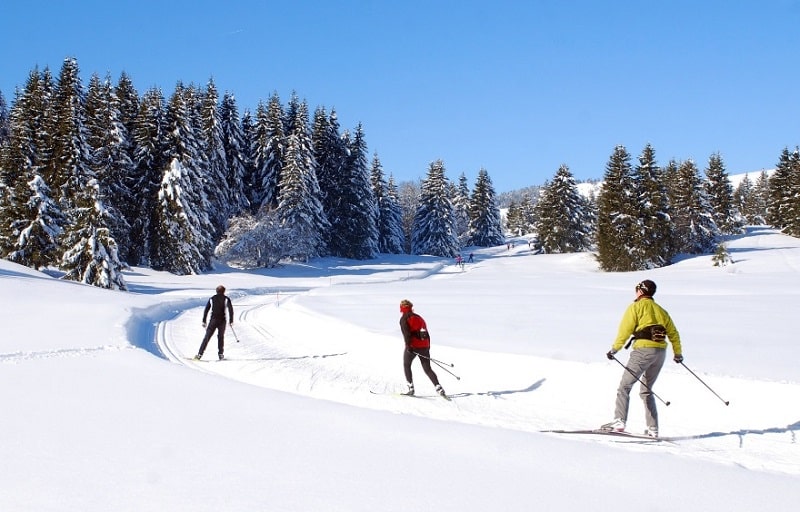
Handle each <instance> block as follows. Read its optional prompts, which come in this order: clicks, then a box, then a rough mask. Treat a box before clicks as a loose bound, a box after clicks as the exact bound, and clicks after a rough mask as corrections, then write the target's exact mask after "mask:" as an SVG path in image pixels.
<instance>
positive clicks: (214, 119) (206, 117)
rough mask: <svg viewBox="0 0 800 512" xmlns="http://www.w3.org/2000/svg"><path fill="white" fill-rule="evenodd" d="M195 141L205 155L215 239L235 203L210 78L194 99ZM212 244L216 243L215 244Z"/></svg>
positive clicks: (204, 170)
mask: <svg viewBox="0 0 800 512" xmlns="http://www.w3.org/2000/svg"><path fill="white" fill-rule="evenodd" d="M197 108H198V109H199V112H198V120H197V122H198V132H199V133H198V136H197V138H198V143H199V148H200V153H201V154H202V155H203V156H204V160H205V165H203V166H202V168H201V169H202V170H203V176H202V178H203V183H204V192H205V196H206V198H207V200H208V204H209V206H210V208H211V210H210V211H209V212H207V213H208V216H209V219H210V220H211V223H212V226H213V231H212V234H211V235H212V240H213V241H214V242H216V241H217V240H218V239H219V237H220V236H221V235H222V233H223V232H224V231H225V229H226V228H227V223H228V218H229V217H230V216H231V213H232V212H233V209H234V208H233V207H232V206H231V205H232V204H233V203H234V198H233V194H232V192H231V182H230V181H229V180H228V161H227V153H226V152H225V143H224V142H223V138H224V135H223V131H222V121H221V118H220V111H219V93H218V92H217V87H216V85H214V80H209V81H208V84H207V85H206V89H205V91H204V94H202V96H201V97H200V98H198V99H197ZM213 245H216V243H214V244H213Z"/></svg>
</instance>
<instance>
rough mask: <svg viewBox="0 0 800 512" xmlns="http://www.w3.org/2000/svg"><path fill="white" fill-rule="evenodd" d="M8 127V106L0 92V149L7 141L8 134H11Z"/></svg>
mask: <svg viewBox="0 0 800 512" xmlns="http://www.w3.org/2000/svg"><path fill="white" fill-rule="evenodd" d="M9 125H10V120H9V117H8V105H7V104H6V98H5V96H3V91H0V148H2V147H3V146H4V145H5V144H6V141H8V137H9V134H10V133H11V129H10V128H9Z"/></svg>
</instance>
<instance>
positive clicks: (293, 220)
mask: <svg viewBox="0 0 800 512" xmlns="http://www.w3.org/2000/svg"><path fill="white" fill-rule="evenodd" d="M307 108H308V107H307V106H306V104H305V102H303V103H302V104H300V105H298V108H297V111H296V117H297V119H295V121H294V122H293V123H292V125H293V127H294V128H293V131H292V133H290V134H289V137H288V143H287V146H286V157H285V165H284V167H283V170H282V172H281V182H280V184H279V186H278V191H279V196H278V200H279V204H278V213H279V215H280V219H281V226H282V227H284V228H286V229H288V230H289V231H290V233H291V241H290V244H291V246H290V253H289V257H291V258H293V259H296V260H302V261H307V260H308V259H310V258H315V257H317V256H320V255H321V254H323V253H324V251H325V241H324V238H323V233H324V232H325V231H326V230H328V229H330V224H328V220H327V218H326V217H325V212H324V211H323V209H322V203H321V202H320V199H319V198H320V190H319V184H318V183H317V176H316V174H315V170H314V155H313V151H312V148H311V137H310V135H309V133H308V110H307Z"/></svg>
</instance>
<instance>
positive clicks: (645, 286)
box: [636, 279, 656, 297]
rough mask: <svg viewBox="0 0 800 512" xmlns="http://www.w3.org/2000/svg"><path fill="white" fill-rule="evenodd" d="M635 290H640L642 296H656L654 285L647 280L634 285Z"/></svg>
mask: <svg viewBox="0 0 800 512" xmlns="http://www.w3.org/2000/svg"><path fill="white" fill-rule="evenodd" d="M636 289H637V290H641V291H642V293H643V294H644V295H647V296H648V297H652V296H653V295H655V294H656V283H654V282H653V281H651V280H649V279H645V280H644V281H642V282H641V283H639V284H637V285H636Z"/></svg>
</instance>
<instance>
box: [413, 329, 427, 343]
mask: <svg viewBox="0 0 800 512" xmlns="http://www.w3.org/2000/svg"><path fill="white" fill-rule="evenodd" d="M413 334H414V335H415V336H416V337H417V338H419V339H421V340H426V341H427V340H430V339H431V335H430V334H428V330H427V329H425V328H424V327H423V328H422V329H420V330H419V331H417V332H415V333H413Z"/></svg>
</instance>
